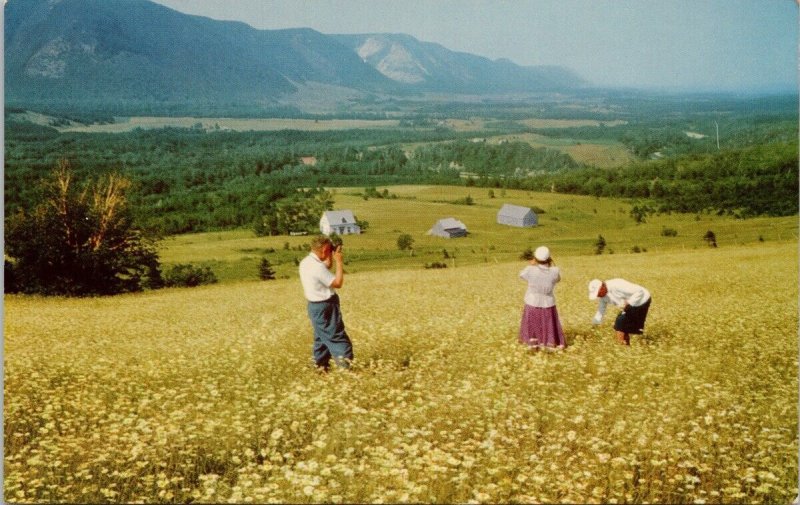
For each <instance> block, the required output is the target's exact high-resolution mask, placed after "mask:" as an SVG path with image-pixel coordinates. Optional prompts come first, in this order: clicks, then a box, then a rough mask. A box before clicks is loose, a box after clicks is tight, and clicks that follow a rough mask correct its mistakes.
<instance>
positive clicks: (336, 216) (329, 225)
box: [319, 210, 361, 235]
mask: <svg viewBox="0 0 800 505" xmlns="http://www.w3.org/2000/svg"><path fill="white" fill-rule="evenodd" d="M319 231H320V232H322V233H323V234H325V235H331V234H333V233H336V234H337V235H360V234H361V227H360V226H358V224H356V217H355V216H354V215H353V211H350V210H329V211H326V212H323V213H322V217H321V218H320V219H319Z"/></svg>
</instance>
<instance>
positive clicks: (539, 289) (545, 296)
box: [519, 265, 561, 308]
mask: <svg viewBox="0 0 800 505" xmlns="http://www.w3.org/2000/svg"><path fill="white" fill-rule="evenodd" d="M519 276H520V278H521V279H522V280H524V281H526V282H527V283H528V290H527V291H526V292H525V305H530V306H532V307H539V308H547V307H553V306H555V304H556V298H555V296H554V295H553V288H554V287H555V285H556V283H557V282H558V281H560V280H561V272H560V271H559V270H558V267H548V266H546V265H528V266H527V267H525V268H524V269H523V270H522V271H521V272H520V273H519Z"/></svg>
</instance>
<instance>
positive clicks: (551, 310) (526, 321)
mask: <svg viewBox="0 0 800 505" xmlns="http://www.w3.org/2000/svg"><path fill="white" fill-rule="evenodd" d="M519 276H520V278H521V279H522V280H524V281H526V282H527V283H528V290H527V291H526V293H525V310H524V311H523V312H522V323H521V324H520V329H519V341H520V342H521V343H523V344H527V345H529V346H531V347H533V348H536V349H540V348H558V349H563V348H565V347H566V346H567V341H566V339H565V338H564V330H562V329H561V321H560V320H559V319H558V311H557V310H556V299H555V297H554V296H553V288H554V287H555V285H556V283H557V282H559V281H560V280H561V273H560V271H559V269H558V267H557V266H554V264H553V258H551V257H550V249H548V248H547V247H545V246H541V247H538V248H536V251H535V252H534V253H533V259H532V260H531V264H530V265H528V266H527V267H525V268H524V269H523V270H522V272H520V273H519Z"/></svg>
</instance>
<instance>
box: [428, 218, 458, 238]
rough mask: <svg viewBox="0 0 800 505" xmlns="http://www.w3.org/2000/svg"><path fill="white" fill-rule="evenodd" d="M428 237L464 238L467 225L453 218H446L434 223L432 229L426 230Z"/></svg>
mask: <svg viewBox="0 0 800 505" xmlns="http://www.w3.org/2000/svg"><path fill="white" fill-rule="evenodd" d="M428 235H434V236H436V237H444V238H456V237H466V236H467V225H465V224H464V223H462V222H461V221H459V220H458V219H456V218H454V217H446V218H444V219H440V220H438V221H436V224H434V225H433V228H431V229H430V230H428Z"/></svg>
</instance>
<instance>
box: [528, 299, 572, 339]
mask: <svg viewBox="0 0 800 505" xmlns="http://www.w3.org/2000/svg"><path fill="white" fill-rule="evenodd" d="M519 341H520V342H521V343H523V344H527V345H529V346H531V347H566V346H567V340H566V339H565V338H564V330H562V329H561V321H559V319H558V311H557V310H556V307H555V306H553V307H547V308H541V307H533V306H531V305H527V304H526V305H525V310H524V311H523V312H522V323H521V324H520V328H519Z"/></svg>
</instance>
